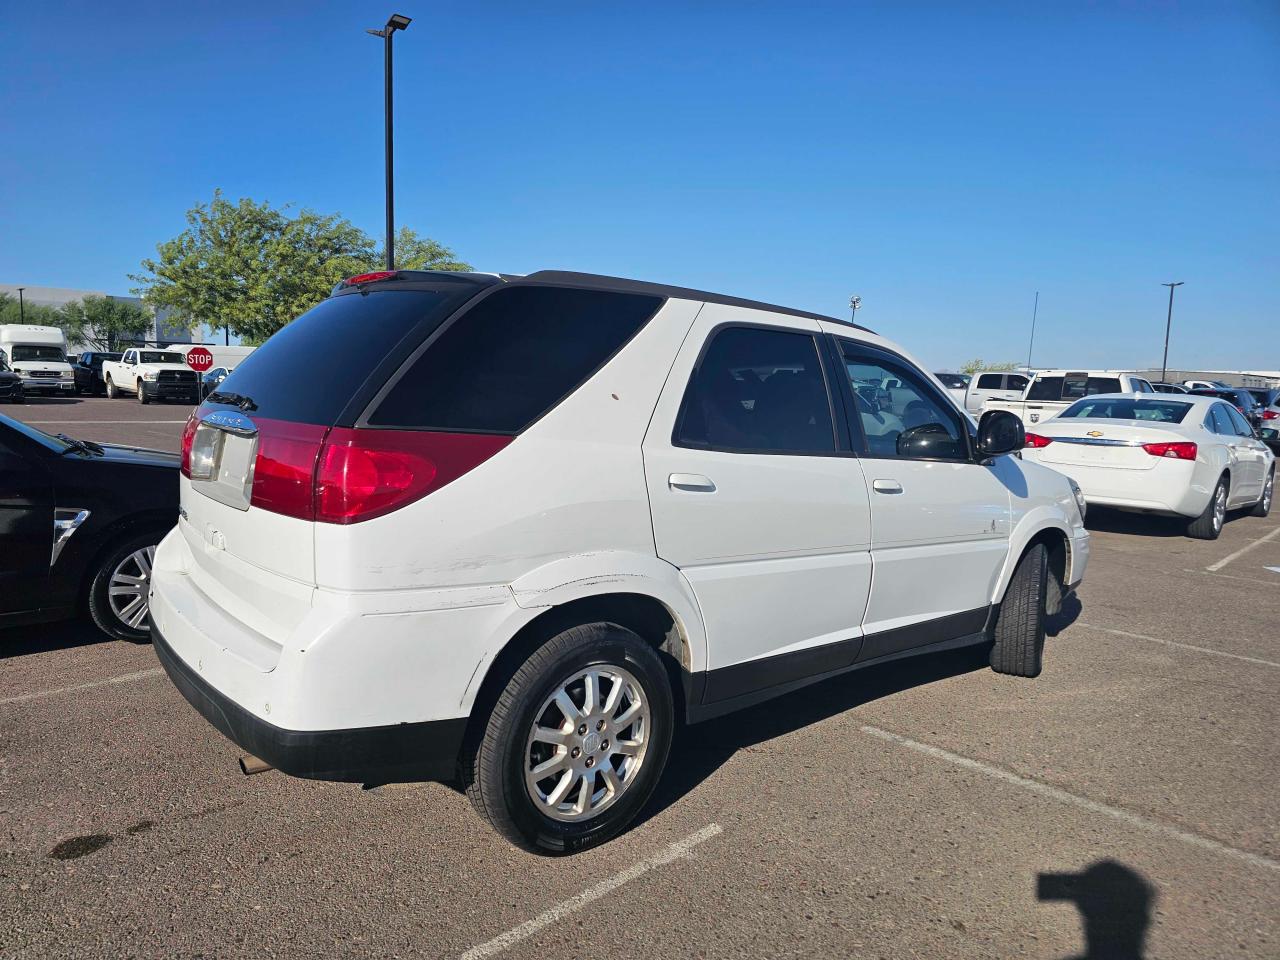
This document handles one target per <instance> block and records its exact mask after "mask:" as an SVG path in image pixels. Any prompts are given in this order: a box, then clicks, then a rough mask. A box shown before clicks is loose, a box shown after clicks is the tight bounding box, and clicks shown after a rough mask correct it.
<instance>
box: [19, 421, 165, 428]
mask: <svg viewBox="0 0 1280 960" xmlns="http://www.w3.org/2000/svg"><path fill="white" fill-rule="evenodd" d="M22 422H23V423H29V424H31V425H32V426H45V427H50V426H59V425H64V426H65V425H66V424H68V423H69V424H73V425H75V424H81V423H186V422H187V421H185V420H24V421H22Z"/></svg>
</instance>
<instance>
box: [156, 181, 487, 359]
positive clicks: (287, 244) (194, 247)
mask: <svg viewBox="0 0 1280 960" xmlns="http://www.w3.org/2000/svg"><path fill="white" fill-rule="evenodd" d="M399 236H400V242H402V243H403V244H404V247H403V248H402V250H403V254H402V256H401V257H400V258H398V259H399V260H400V263H399V264H398V265H402V266H405V267H410V266H413V267H418V266H419V263H418V262H417V261H419V260H421V262H422V264H424V265H431V268H432V269H452V270H457V269H469V267H468V266H467V265H466V264H464V263H460V262H458V261H456V260H454V259H453V256H454V255H453V252H452V251H451V250H449V249H448V248H447V247H444V246H442V245H441V244H438V243H436V242H435V241H433V240H429V239H426V238H419V237H418V236H417V235H416V234H415V233H414V232H413V231H411V230H406V229H402V230H401V232H400V235H399ZM156 253H157V256H156V257H154V258H148V259H146V260H143V261H142V271H141V272H140V273H137V274H133V275H132V279H133V280H135V281H137V282H138V283H139V284H140V287H139V288H138V290H137V291H136V292H138V293H141V294H142V296H143V297H144V298H145V300H146V301H147V303H148V304H150V305H151V306H154V307H169V308H171V309H172V310H173V311H174V312H175V313H176V314H177V315H178V316H179V317H180V318H181V319H182V320H183V321H184V322H187V323H189V324H192V325H195V324H197V323H204V324H208V325H209V326H212V327H226V328H228V329H230V330H231V331H232V332H234V333H235V334H236V335H237V336H239V337H240V338H241V339H243V340H244V341H246V342H247V343H261V342H262V341H264V340H266V339H267V337H269V336H271V334H273V333H275V332H276V331H277V330H279V329H280V328H281V327H283V326H284V325H285V324H287V323H289V322H290V321H291V320H293V319H294V318H295V317H297V316H298V315H299V314H301V313H304V312H305V311H307V310H309V309H311V307H313V306H315V305H316V304H317V303H319V302H320V301H321V300H323V299H324V298H325V297H327V296H328V295H329V291H330V290H332V289H333V287H334V285H335V284H337V283H338V282H339V281H340V280H342V279H343V278H345V277H349V276H351V275H352V274H356V273H363V272H365V271H368V270H376V269H377V268H378V266H379V264H380V258H379V256H378V250H377V248H376V246H375V243H374V241H373V240H372V239H370V237H369V236H368V234H366V233H365V232H364V231H363V230H361V229H360V228H358V227H356V226H355V225H354V224H352V223H351V222H350V221H348V220H346V219H344V218H342V217H340V216H338V215H336V214H319V213H315V212H314V211H311V210H301V211H298V212H297V213H296V214H294V213H292V211H290V209H289V207H287V206H286V207H283V208H280V209H277V208H274V207H272V206H271V205H270V204H269V203H265V202H263V203H258V202H256V201H254V200H250V199H241V200H239V201H238V202H236V203H232V202H231V201H230V200H227V199H226V198H225V197H223V196H222V192H221V191H215V192H214V195H213V199H212V200H211V201H210V202H209V203H207V204H205V203H198V204H196V205H195V206H194V207H192V208H191V209H190V210H189V211H187V228H186V229H185V230H183V231H182V232H181V233H180V234H178V236H176V237H174V238H173V239H172V240H167V241H165V242H164V243H161V244H159V245H158V246H157V247H156ZM411 261H412V262H411ZM446 264H447V265H446Z"/></svg>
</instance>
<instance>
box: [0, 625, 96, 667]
mask: <svg viewBox="0 0 1280 960" xmlns="http://www.w3.org/2000/svg"><path fill="white" fill-rule="evenodd" d="M116 642H117V641H115V640H113V639H112V638H111V637H108V636H107V635H106V634H105V633H103V632H102V631H101V630H99V629H98V628H97V627H95V626H94V625H93V624H91V623H88V622H86V621H84V620H64V621H61V622H59V623H36V624H30V625H28V626H23V627H5V628H4V629H0V660H8V659H11V658H13V657H24V656H27V655H28V654H32V653H48V652H49V651H51V650H69V649H71V648H72V647H87V646H91V645H93V644H95V643H116Z"/></svg>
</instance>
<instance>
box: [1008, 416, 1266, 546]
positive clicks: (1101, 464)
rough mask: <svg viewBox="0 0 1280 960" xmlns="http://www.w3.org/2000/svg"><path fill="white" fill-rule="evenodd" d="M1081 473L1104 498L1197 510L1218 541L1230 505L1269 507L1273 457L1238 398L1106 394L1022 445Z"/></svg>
mask: <svg viewBox="0 0 1280 960" xmlns="http://www.w3.org/2000/svg"><path fill="white" fill-rule="evenodd" d="M1022 456H1023V458H1024V459H1026V460H1034V461H1036V462H1037V463H1043V464H1044V465H1045V466H1047V467H1052V468H1053V469H1054V470H1057V471H1058V472H1059V473H1065V474H1066V475H1067V476H1068V477H1070V478H1071V479H1072V480H1074V481H1075V482H1076V483H1077V484H1078V485H1079V486H1080V489H1081V491H1082V492H1083V494H1084V498H1085V500H1086V502H1088V503H1092V504H1097V505H1098V506H1106V507H1116V508H1118V509H1121V510H1134V511H1138V512H1140V513H1155V514H1164V515H1166V516H1182V517H1188V518H1191V523H1190V524H1189V525H1188V526H1187V535H1188V536H1192V537H1198V538H1200V539H1203V540H1215V539H1217V536H1218V534H1219V533H1221V532H1222V523H1223V521H1224V520H1225V519H1226V514H1227V511H1228V510H1234V509H1237V508H1240V507H1251V508H1252V511H1253V515H1254V516H1255V517H1265V516H1266V515H1267V514H1268V512H1270V510H1271V498H1272V494H1273V493H1274V490H1275V477H1276V466H1275V455H1274V454H1273V453H1272V452H1271V450H1270V449H1269V448H1268V447H1267V445H1266V444H1265V443H1263V442H1262V441H1261V440H1259V439H1258V438H1257V437H1256V436H1255V435H1254V431H1253V428H1252V427H1251V426H1250V425H1249V423H1248V421H1246V420H1245V419H1244V417H1242V416H1240V413H1239V412H1238V411H1237V410H1236V409H1235V407H1233V406H1232V405H1231V404H1229V403H1226V402H1224V401H1222V400H1219V399H1218V398H1217V397H1198V396H1192V395H1190V394H1188V395H1186V396H1173V395H1162V394H1137V395H1134V394H1131V393H1130V394H1121V393H1104V394H1098V395H1096V396H1092V397H1085V398H1084V399H1082V400H1078V401H1076V402H1075V403H1073V404H1072V405H1071V406H1070V407H1068V408H1067V409H1066V410H1064V411H1063V412H1062V413H1060V414H1058V416H1057V417H1055V418H1054V419H1053V420H1050V421H1048V422H1046V423H1043V424H1039V425H1038V426H1037V428H1036V432H1035V433H1028V434H1027V445H1026V447H1025V449H1024V450H1023V451H1022Z"/></svg>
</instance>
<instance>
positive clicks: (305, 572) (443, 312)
mask: <svg viewBox="0 0 1280 960" xmlns="http://www.w3.org/2000/svg"><path fill="white" fill-rule="evenodd" d="M406 278H408V279H406ZM399 279H400V281H402V282H396V283H394V284H381V285H379V284H378V283H377V282H376V281H374V282H371V283H370V284H369V285H367V286H365V285H361V286H356V287H352V288H351V289H350V291H349V292H346V291H344V292H341V293H339V294H337V295H335V296H333V297H330V298H329V299H327V300H325V301H323V302H322V303H320V304H319V305H318V306H316V307H315V308H313V309H312V310H310V311H308V312H307V313H305V314H303V315H302V316H301V317H299V318H298V319H297V320H295V321H293V322H292V323H290V324H289V325H288V326H286V327H285V328H283V329H282V330H280V331H279V332H278V333H276V334H275V335H274V336H272V337H271V338H270V339H269V340H268V341H267V342H266V343H265V344H263V345H262V346H261V347H259V348H258V349H257V350H255V351H254V352H253V353H252V354H250V355H249V356H248V357H247V358H246V359H245V360H244V362H243V363H241V364H240V365H239V366H238V367H237V368H236V369H235V371H234V372H233V373H232V374H231V375H230V376H228V377H227V379H226V380H224V381H223V382H222V383H221V384H220V385H219V387H218V389H217V390H216V391H215V392H214V393H211V394H210V395H209V397H208V399H207V400H206V401H205V402H204V403H203V404H202V405H201V406H200V407H199V408H198V409H197V410H196V411H195V412H194V413H193V414H192V417H191V420H190V421H188V424H187V428H186V430H185V431H184V436H183V474H184V477H185V479H184V481H183V483H182V497H181V507H182V510H181V520H180V522H179V529H180V530H181V531H182V533H183V536H184V537H185V538H186V540H187V543H188V545H189V547H190V549H191V553H192V556H193V558H194V560H193V565H192V569H191V571H190V573H191V577H192V581H193V583H194V585H195V586H196V587H197V588H198V589H200V590H201V591H202V592H203V593H205V594H206V595H207V596H209V597H210V598H211V599H212V600H214V601H215V602H216V603H217V604H218V605H219V606H220V607H221V608H222V609H223V611H225V612H226V613H228V614H230V615H231V616H233V617H236V618H237V619H238V620H240V621H241V622H242V623H244V624H245V625H247V626H249V627H250V628H252V629H253V630H254V631H255V632H258V633H261V634H265V635H267V636H268V637H271V638H273V639H276V638H278V637H279V636H280V635H284V634H286V633H287V632H288V631H289V630H290V629H292V627H293V626H294V625H295V624H296V622H297V621H298V620H299V619H300V618H301V616H303V615H305V608H306V607H307V606H308V605H309V603H310V588H312V587H313V586H314V585H315V579H316V574H315V532H314V527H315V483H314V478H315V472H316V465H317V458H318V457H319V456H320V453H321V448H322V444H323V442H324V440H325V438H326V436H327V435H328V434H329V433H330V431H331V429H333V428H335V427H336V428H343V427H350V426H352V424H353V423H354V421H355V418H356V417H357V416H358V414H359V412H360V411H361V410H362V409H363V408H364V406H365V405H366V404H367V403H368V402H369V400H370V399H371V397H372V396H373V395H374V393H376V391H377V390H378V388H379V387H381V386H382V385H383V384H384V383H385V382H386V380H387V378H388V377H389V376H390V375H391V373H392V372H393V371H395V370H396V369H397V368H398V367H399V366H400V364H401V363H402V362H403V361H404V360H405V358H406V357H408V355H409V354H410V353H411V352H412V351H413V349H414V348H415V347H417V346H418V345H420V344H421V343H422V341H423V340H424V339H425V338H426V337H427V336H429V335H430V334H431V332H432V331H434V330H435V329H436V328H437V327H438V326H439V325H440V324H441V323H442V322H443V321H444V320H445V319H446V318H447V317H448V316H449V314H451V313H452V312H453V311H454V310H456V309H457V307H459V306H460V305H461V304H463V303H465V302H466V301H467V300H469V299H470V298H471V297H472V296H474V295H475V294H476V293H478V292H479V291H480V290H481V289H483V288H484V287H486V286H489V285H490V284H492V283H497V282H499V281H498V280H497V279H496V278H488V277H478V276H475V275H462V274H459V275H449V274H427V273H417V274H404V273H402V274H401V275H400V278H399ZM277 642H278V639H277Z"/></svg>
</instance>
